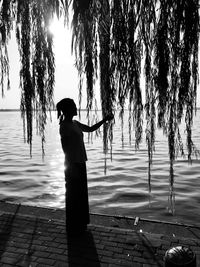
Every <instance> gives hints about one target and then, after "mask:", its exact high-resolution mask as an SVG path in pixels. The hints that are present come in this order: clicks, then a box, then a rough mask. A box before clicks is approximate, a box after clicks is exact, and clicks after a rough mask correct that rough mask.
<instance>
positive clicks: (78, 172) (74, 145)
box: [56, 98, 113, 234]
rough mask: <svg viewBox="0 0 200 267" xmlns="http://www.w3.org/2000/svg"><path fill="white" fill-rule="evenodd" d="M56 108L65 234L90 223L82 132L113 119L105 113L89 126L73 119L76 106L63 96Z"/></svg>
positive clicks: (76, 230)
mask: <svg viewBox="0 0 200 267" xmlns="http://www.w3.org/2000/svg"><path fill="white" fill-rule="evenodd" d="M56 107H57V111H58V118H59V119H60V136H61V145H62V149H63V152H64V154H65V184H66V198H65V201H66V229H67V232H68V233H72V234H73V233H74V234H77V233H80V232H83V231H84V230H86V229H87V224H89V222H90V218H89V204H88V188H87V171H86V161H87V155H86V150H85V145H84V141H83V132H93V131H95V130H97V129H98V128H99V127H100V126H101V125H102V124H103V123H105V122H106V121H109V120H111V119H113V115H109V116H107V117H106V118H104V119H103V120H101V121H100V122H98V123H97V124H95V125H93V126H88V125H85V124H82V123H80V122H78V121H76V120H73V117H74V116H76V115H77V108H76V104H75V103H74V101H73V100H72V99H70V98H64V99H62V100H61V101H60V102H58V103H57V106H56Z"/></svg>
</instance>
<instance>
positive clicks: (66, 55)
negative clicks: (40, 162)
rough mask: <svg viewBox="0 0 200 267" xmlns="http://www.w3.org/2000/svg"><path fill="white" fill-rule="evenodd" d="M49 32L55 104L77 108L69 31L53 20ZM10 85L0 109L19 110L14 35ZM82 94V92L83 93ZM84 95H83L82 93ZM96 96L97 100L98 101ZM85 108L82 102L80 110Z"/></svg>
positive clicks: (198, 104) (76, 75) (75, 71)
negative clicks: (64, 100)
mask: <svg viewBox="0 0 200 267" xmlns="http://www.w3.org/2000/svg"><path fill="white" fill-rule="evenodd" d="M51 31H52V33H53V34H54V51H55V59H56V73H55V88H54V100H55V103H57V102H58V101H59V100H61V99H62V98H64V97H70V98H73V99H74V100H75V102H76V103H77V106H78V94H79V92H78V73H77V70H76V68H75V66H74V62H75V60H74V56H73V55H72V54H71V31H70V29H69V28H65V27H64V25H63V23H62V22H59V21H58V20H55V21H54V23H52V27H51ZM9 59H10V83H11V89H10V90H9V91H5V98H3V99H2V97H1V96H0V109H7V108H8V109H12V108H14V109H19V107H20V97H21V92H20V89H19V66H20V63H19V54H18V47H17V44H16V41H15V33H13V35H12V39H11V42H10V44H9ZM83 93H84V91H83ZM84 94H85V93H84ZM98 97H99V96H98V95H97V99H98ZM197 106H198V107H200V89H199V90H198V98H197ZM85 107H86V101H85V100H83V104H82V108H85Z"/></svg>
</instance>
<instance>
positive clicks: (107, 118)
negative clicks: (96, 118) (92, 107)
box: [104, 114, 114, 121]
mask: <svg viewBox="0 0 200 267" xmlns="http://www.w3.org/2000/svg"><path fill="white" fill-rule="evenodd" d="M113 119H114V115H113V114H109V115H106V116H105V118H104V120H105V121H111V120H113Z"/></svg>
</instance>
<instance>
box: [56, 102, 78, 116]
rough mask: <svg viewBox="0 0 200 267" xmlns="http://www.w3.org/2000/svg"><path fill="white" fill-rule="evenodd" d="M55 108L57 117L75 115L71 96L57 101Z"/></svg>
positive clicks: (74, 105)
mask: <svg viewBox="0 0 200 267" xmlns="http://www.w3.org/2000/svg"><path fill="white" fill-rule="evenodd" d="M56 109H57V112H58V118H61V116H63V115H64V117H67V116H68V117H73V116H76V115H77V108H76V104H75V103H74V100H73V99H71V98H63V99H62V100H61V101H60V102H58V103H57V105H56Z"/></svg>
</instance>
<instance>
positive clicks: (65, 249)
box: [0, 202, 200, 267]
mask: <svg viewBox="0 0 200 267" xmlns="http://www.w3.org/2000/svg"><path fill="white" fill-rule="evenodd" d="M63 218H64V211H63V210H53V209H44V208H37V207H28V206H21V205H15V204H9V203H3V202H0V266H2V267H4V266H26V267H35V266H37V267H38V266H41V267H46V266H60V267H65V266H70V267H73V266H74V267H75V266H80V267H81V266H85V267H89V266H91V267H95V266H99V267H104V266H109V267H114V266H116V267H117V266H133V267H150V266H160V267H161V266H164V262H163V257H164V254H165V252H166V250H167V249H169V248H170V247H172V246H176V245H185V246H187V247H190V248H191V249H192V250H193V252H195V254H196V256H197V267H199V266H200V229H199V228H198V227H194V228H192V227H191V228H190V227H189V228H188V227H185V226H177V227H180V228H181V229H182V234H181V236H180V235H179V236H178V235H176V234H170V233H169V232H168V233H167V232H165V229H168V228H169V227H170V224H169V225H166V224H162V222H160V223H158V222H155V223H156V224H157V227H155V229H156V228H157V229H159V227H158V225H160V224H162V227H161V228H162V229H163V233H161V230H160V232H159V233H156V232H155V231H154V233H153V232H151V233H150V232H146V230H145V228H144V229H143V230H141V229H139V228H138V229H132V228H134V227H126V228H124V224H123V227H119V226H117V225H116V222H115V225H114V226H113V225H112V224H111V223H109V224H108V222H109V220H111V221H113V222H114V221H115V220H114V219H115V218H114V217H111V216H102V215H97V214H94V215H91V224H90V225H89V227H88V231H87V232H86V233H85V234H83V235H82V236H79V237H67V235H66V232H65V221H64V219H63ZM124 219H125V218H124ZM116 220H118V221H119V218H118V219H116ZM129 220H130V221H131V218H129ZM130 221H129V225H131V223H130ZM134 223H135V220H134V218H132V226H134ZM150 223H153V222H150ZM141 224H142V222H141ZM146 224H147V222H146ZM172 227H173V230H174V231H173V232H176V225H174V226H172ZM128 228H129V229H128ZM161 228H160V229H161ZM146 229H147V228H146ZM151 229H153V228H152V227H151ZM186 230H187V231H188V233H191V235H190V236H189V234H188V233H186ZM177 231H180V229H179V230H177ZM166 233H167V234H166ZM180 233H181V231H180ZM185 233H186V234H185Z"/></svg>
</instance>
